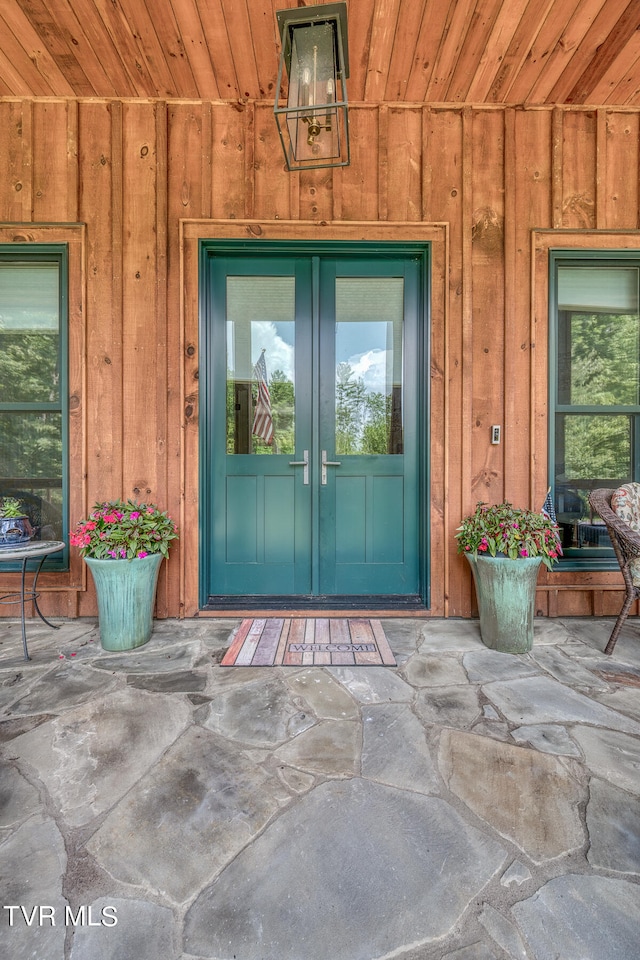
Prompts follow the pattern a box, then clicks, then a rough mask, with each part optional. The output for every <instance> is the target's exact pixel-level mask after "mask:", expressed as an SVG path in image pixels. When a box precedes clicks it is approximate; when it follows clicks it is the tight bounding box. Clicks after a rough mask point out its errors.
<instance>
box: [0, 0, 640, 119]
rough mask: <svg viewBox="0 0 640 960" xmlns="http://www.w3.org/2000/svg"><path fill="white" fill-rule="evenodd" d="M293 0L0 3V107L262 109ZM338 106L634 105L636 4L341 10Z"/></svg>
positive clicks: (301, 0) (638, 67)
mask: <svg viewBox="0 0 640 960" xmlns="http://www.w3.org/2000/svg"><path fill="white" fill-rule="evenodd" d="M305 5H309V6H311V5H313V4H312V3H311V2H309V3H305V0H2V2H1V3H0V95H4V96H55V97H145V98H147V97H159V98H162V99H166V98H172V99H173V98H178V99H212V100H217V99H223V100H229V99H232V100H235V99H242V98H248V99H257V100H264V99H267V100H268V99H271V98H272V97H273V96H274V88H275V83H276V74H277V54H278V47H279V38H278V34H277V28H276V18H275V11H276V10H277V9H278V10H279V9H283V8H285V7H296V6H305ZM348 10H349V53H350V60H351V76H350V79H349V81H348V94H349V99H350V100H351V101H352V102H358V101H364V102H381V101H387V102H403V101H404V102H423V101H428V102H431V103H434V102H449V103H450V102H457V103H461V102H465V103H527V104H542V103H575V104H593V105H600V104H616V105H621V104H628V105H634V106H638V105H640V0H450V2H447V0H349V2H348Z"/></svg>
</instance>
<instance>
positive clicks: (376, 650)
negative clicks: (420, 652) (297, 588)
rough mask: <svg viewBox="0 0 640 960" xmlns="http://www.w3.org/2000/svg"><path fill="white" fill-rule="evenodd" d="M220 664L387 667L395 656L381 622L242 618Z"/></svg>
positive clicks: (391, 665)
mask: <svg viewBox="0 0 640 960" xmlns="http://www.w3.org/2000/svg"><path fill="white" fill-rule="evenodd" d="M220 665H221V666H222V667H278V666H284V667H288V666H291V667H306V666H315V667H321V666H322V667H326V666H367V667H370V666H389V667H395V666H396V660H395V657H394V655H393V653H392V651H391V647H390V646H389V641H388V640H387V638H386V636H385V633H384V630H383V629H382V624H381V622H380V621H379V620H362V619H359V618H358V619H355V618H351V619H336V620H334V619H329V618H326V617H320V618H317V619H307V618H295V619H288V620H287V619H276V618H273V619H272V618H268V619H264V620H258V619H256V620H243V621H242V623H241V624H240V628H239V629H238V632H237V633H236V635H235V637H234V638H233V641H232V643H231V646H230V647H229V649H228V650H227V652H226V653H225V655H224V657H223V659H222V662H221V664H220Z"/></svg>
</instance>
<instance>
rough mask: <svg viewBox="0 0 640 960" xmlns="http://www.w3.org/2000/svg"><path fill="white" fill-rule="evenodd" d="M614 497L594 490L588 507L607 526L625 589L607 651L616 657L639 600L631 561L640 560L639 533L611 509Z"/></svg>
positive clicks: (609, 492) (603, 490)
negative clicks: (626, 621)
mask: <svg viewBox="0 0 640 960" xmlns="http://www.w3.org/2000/svg"><path fill="white" fill-rule="evenodd" d="M614 493H615V490H613V489H608V488H601V489H599V490H592V491H591V493H590V494H589V503H590V504H591V507H592V508H593V511H594V513H597V514H598V516H599V517H600V518H601V519H602V520H603V521H604V523H605V524H606V527H607V532H608V533H609V537H610V539H611V543H612V544H613V549H614V551H615V554H616V557H617V558H618V563H619V564H620V570H621V572H622V576H623V577H624V584H625V588H626V596H625V599H624V603H623V604H622V610H621V611H620V613H619V614H618V619H617V620H616V623H615V626H614V628H613V631H612V633H611V636H610V637H609V642H608V643H607V645H606V647H605V649H604V652H605V653H613V648H614V647H615V645H616V640H617V639H618V634H619V633H620V630H621V629H622V624H623V623H624V621H625V620H626V619H627V616H628V613H629V610H630V609H631V605H632V603H633V602H634V600H638V599H640V582H638V583H637V584H635V583H634V582H633V577H632V574H631V570H630V565H631V561H632V560H637V559H638V558H640V533H637V532H636V531H635V530H633V529H632V528H631V527H630V526H629V524H628V523H625V521H624V520H622V519H621V518H620V517H619V516H618V515H617V514H616V513H614V512H613V510H612V509H611V497H612V496H613V494H614Z"/></svg>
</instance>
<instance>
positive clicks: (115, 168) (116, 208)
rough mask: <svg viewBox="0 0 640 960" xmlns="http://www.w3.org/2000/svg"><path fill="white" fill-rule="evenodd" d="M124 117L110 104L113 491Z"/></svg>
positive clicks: (119, 463)
mask: <svg viewBox="0 0 640 960" xmlns="http://www.w3.org/2000/svg"><path fill="white" fill-rule="evenodd" d="M123 126H124V118H123V109H122V101H121V100H114V101H112V103H111V196H112V200H111V203H112V207H111V209H112V218H111V236H112V249H111V256H112V271H113V272H112V288H111V305H112V310H111V326H112V354H113V357H112V364H114V375H113V381H112V383H113V391H114V398H113V413H114V416H113V422H112V430H113V433H112V435H111V447H112V449H111V457H112V462H113V474H112V477H113V492H112V494H111V495H112V496H115V495H116V490H119V491H120V492H122V491H123V490H124V456H123V447H124V443H123V439H124V437H123V432H124V423H123V416H122V409H123V395H124V372H123V363H122V355H123V347H122V328H123V311H124V303H123V297H124V280H123V273H124V246H123V224H124V187H123V171H124V143H123V141H124V131H123Z"/></svg>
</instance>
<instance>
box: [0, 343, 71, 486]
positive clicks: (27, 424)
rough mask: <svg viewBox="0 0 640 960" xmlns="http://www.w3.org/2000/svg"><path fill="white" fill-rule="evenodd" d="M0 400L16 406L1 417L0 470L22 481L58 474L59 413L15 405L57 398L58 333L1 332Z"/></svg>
mask: <svg viewBox="0 0 640 960" xmlns="http://www.w3.org/2000/svg"><path fill="white" fill-rule="evenodd" d="M0 399H2V400H3V401H5V402H11V403H15V404H16V409H15V410H5V411H4V412H3V413H2V414H1V415H0V452H1V455H0V473H1V474H2V475H3V476H5V477H15V478H23V479H25V480H32V479H36V478H39V477H49V478H61V477H62V432H61V426H62V424H61V416H60V413H58V412H55V411H54V412H51V411H44V410H31V411H24V410H20V409H18V406H19V404H20V403H21V402H22V401H25V402H29V403H33V402H44V403H55V402H56V401H57V400H58V399H59V383H58V339H57V337H55V336H51V335H48V334H40V333H26V334H25V333H20V334H17V333H14V334H7V333H0Z"/></svg>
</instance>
